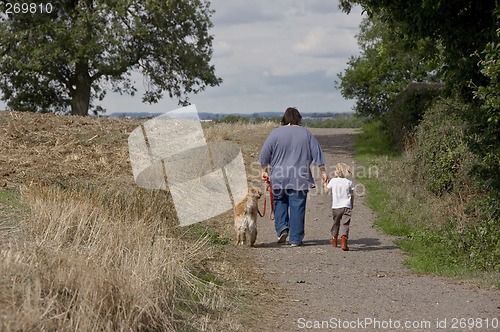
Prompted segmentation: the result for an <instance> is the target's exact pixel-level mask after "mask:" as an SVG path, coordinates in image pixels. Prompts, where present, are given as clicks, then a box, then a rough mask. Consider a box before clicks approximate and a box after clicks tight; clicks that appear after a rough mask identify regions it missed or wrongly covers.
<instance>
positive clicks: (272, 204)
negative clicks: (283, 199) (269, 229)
mask: <svg viewBox="0 0 500 332" xmlns="http://www.w3.org/2000/svg"><path fill="white" fill-rule="evenodd" d="M265 180H266V184H267V187H266V191H268V192H269V200H270V202H271V214H270V215H269V219H271V220H274V199H273V188H272V187H271V181H269V177H266V178H265ZM266 203H267V200H266V197H265V196H264V213H260V211H259V209H257V212H258V213H259V216H261V217H262V218H263V217H264V216H265V215H266V205H267V204H266Z"/></svg>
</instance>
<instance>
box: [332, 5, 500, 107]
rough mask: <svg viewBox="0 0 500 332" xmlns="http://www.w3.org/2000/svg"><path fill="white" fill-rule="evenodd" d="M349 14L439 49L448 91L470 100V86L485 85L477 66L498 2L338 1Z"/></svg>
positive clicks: (490, 37) (493, 34)
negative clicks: (357, 11) (360, 13)
mask: <svg viewBox="0 0 500 332" xmlns="http://www.w3.org/2000/svg"><path fill="white" fill-rule="evenodd" d="M339 2H340V5H341V7H342V8H343V9H344V10H345V11H346V12H349V11H350V8H351V6H352V5H353V4H359V5H361V6H362V8H363V10H365V11H366V12H367V14H368V16H369V17H372V16H374V15H376V16H377V17H378V18H380V20H381V21H383V22H385V23H386V24H388V25H389V26H392V27H395V28H397V29H398V30H400V31H403V32H404V33H405V34H406V35H408V36H409V37H410V38H411V39H413V40H420V39H423V38H430V39H432V40H433V41H435V42H436V43H440V44H441V45H442V46H443V53H442V55H443V59H442V61H443V66H442V68H441V73H442V74H443V75H444V76H445V79H446V81H447V82H449V83H450V84H449V87H454V88H455V89H456V90H457V91H458V93H459V94H460V95H462V96H463V97H465V98H468V99H470V98H472V90H473V89H472V88H471V86H472V85H476V86H482V85H484V84H487V80H486V79H485V76H484V75H483V74H482V73H480V70H479V66H478V65H477V64H478V62H479V60H480V58H479V56H477V54H478V53H477V52H481V51H482V50H483V49H484V48H485V46H486V45H487V44H488V43H489V42H492V41H493V40H495V39H496V38H497V37H496V28H497V27H498V23H499V22H498V18H497V15H496V14H495V12H496V10H497V8H498V0H455V1H443V0H406V1H394V0H339Z"/></svg>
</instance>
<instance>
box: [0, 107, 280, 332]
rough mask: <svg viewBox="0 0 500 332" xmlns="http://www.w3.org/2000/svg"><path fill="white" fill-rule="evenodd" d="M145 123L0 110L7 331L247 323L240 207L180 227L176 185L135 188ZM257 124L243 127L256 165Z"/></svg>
mask: <svg viewBox="0 0 500 332" xmlns="http://www.w3.org/2000/svg"><path fill="white" fill-rule="evenodd" d="M144 121H145V120H138V119H134V120H132V119H96V118H82V117H59V116H55V115H51V114H30V113H16V112H0V128H1V129H0V330H2V331H30V330H49V331H53V330H60V331H96V330H100V331H116V330H130V331H141V330H162V331H169V330H170V331H179V330H183V331H190V330H193V331H197V330H199V331H221V330H232V331H238V330H239V329H240V328H241V321H244V320H245V318H244V317H241V316H238V315H240V313H241V312H242V311H243V310H242V307H244V306H246V305H250V304H249V303H247V302H248V300H246V299H241V298H239V294H240V292H241V291H242V290H244V291H245V293H248V288H249V287H253V286H245V283H244V282H242V280H241V273H242V272H241V271H240V269H241V267H239V266H238V265H237V264H234V261H235V258H234V255H233V254H232V253H231V252H230V251H228V250H225V249H224V247H223V246H222V245H221V244H226V243H228V241H229V238H232V226H231V218H232V215H231V212H228V213H226V214H223V215H221V216H219V217H217V218H213V219H212V220H210V221H207V222H205V223H203V224H200V225H196V226H192V227H187V228H181V227H179V226H178V222H177V217H176V214H175V209H174V207H173V204H172V200H171V198H170V196H169V193H168V191H161V190H158V191H153V190H143V189H140V188H138V187H137V186H135V184H134V181H133V177H132V173H131V167H130V162H129V155H128V147H127V138H128V135H129V133H130V132H131V131H132V130H133V129H134V128H136V127H137V126H138V125H139V124H140V123H141V122H144ZM231 126H232V127H229V125H227V124H220V125H218V126H216V127H208V128H205V136H206V138H207V140H211V141H217V140H228V139H234V135H235V133H236V131H235V130H234V129H235V126H238V124H236V125H235V124H233V125H231ZM256 128H257V127H255V126H253V127H252V125H241V126H240V127H239V128H236V129H237V130H238V136H239V137H240V141H239V142H241V139H242V138H244V140H245V141H246V142H248V143H247V144H245V146H244V147H243V154H244V158H245V161H246V162H247V166H248V167H249V165H250V161H251V160H252V161H254V160H255V159H256V153H258V149H259V148H260V146H259V144H261V143H260V141H259V140H255V139H252V137H253V134H252V132H255V130H256ZM271 128H272V125H271V124H265V123H264V124H260V125H259V126H258V130H261V131H262V132H264V133H265V132H268V131H269V130H270V129H271ZM234 140H235V141H236V142H238V140H236V139H234ZM244 273H245V274H246V275H248V271H246V272H244Z"/></svg>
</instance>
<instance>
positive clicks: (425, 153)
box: [411, 100, 474, 195]
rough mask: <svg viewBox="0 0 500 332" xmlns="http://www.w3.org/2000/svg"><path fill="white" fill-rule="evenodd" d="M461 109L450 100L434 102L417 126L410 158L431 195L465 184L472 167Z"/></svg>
mask: <svg viewBox="0 0 500 332" xmlns="http://www.w3.org/2000/svg"><path fill="white" fill-rule="evenodd" d="M463 107H464V106H463V105H460V104H457V103H454V102H452V101H450V100H442V101H439V102H437V103H436V104H435V105H434V106H433V107H432V108H431V109H430V110H429V111H427V112H426V113H425V115H424V117H423V120H422V122H421V123H420V125H419V126H418V127H417V130H416V133H415V136H414V139H415V147H414V151H413V154H412V157H413V158H411V164H413V167H414V172H415V173H416V174H417V175H418V177H417V178H418V179H419V180H420V181H424V182H425V183H426V184H427V188H428V189H429V190H430V191H431V192H432V193H434V194H437V195H442V194H444V193H447V192H448V193H449V192H451V191H452V190H453V187H454V186H455V185H456V184H459V183H460V184H464V182H467V179H468V177H469V175H468V173H469V172H470V169H471V168H472V165H473V160H474V156H473V154H472V153H471V152H470V151H469V149H468V146H467V138H466V129H467V127H466V124H465V122H464V121H463V120H462V119H461V118H460V117H459V115H458V114H459V113H460V112H463V111H464V110H463V109H462V108H463Z"/></svg>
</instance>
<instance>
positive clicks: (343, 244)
mask: <svg viewBox="0 0 500 332" xmlns="http://www.w3.org/2000/svg"><path fill="white" fill-rule="evenodd" d="M340 241H341V242H340V247H341V248H342V250H344V251H349V247H348V246H347V236H345V235H342V238H341V239H340Z"/></svg>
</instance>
